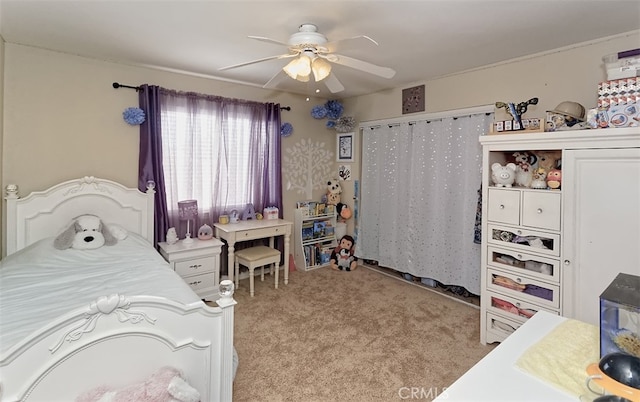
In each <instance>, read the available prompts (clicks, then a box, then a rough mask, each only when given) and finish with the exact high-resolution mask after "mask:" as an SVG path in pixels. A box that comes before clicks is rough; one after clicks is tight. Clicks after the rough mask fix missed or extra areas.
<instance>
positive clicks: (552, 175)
mask: <svg viewBox="0 0 640 402" xmlns="http://www.w3.org/2000/svg"><path fill="white" fill-rule="evenodd" d="M561 182H562V170H560V169H551V170H550V171H549V173H547V187H549V188H551V189H553V190H557V189H559V188H560V185H561Z"/></svg>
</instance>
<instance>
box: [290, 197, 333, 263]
mask: <svg viewBox="0 0 640 402" xmlns="http://www.w3.org/2000/svg"><path fill="white" fill-rule="evenodd" d="M295 212H296V214H295V227H294V230H295V231H294V235H295V236H296V248H295V253H294V258H295V261H296V268H297V269H298V270H301V271H310V270H312V269H317V268H322V267H325V266H327V265H329V259H330V257H331V252H332V251H333V249H334V248H335V247H336V246H337V242H336V235H335V228H336V218H337V217H336V211H335V207H334V206H333V205H328V206H327V207H326V209H325V208H322V209H321V210H318V209H317V208H309V207H307V206H306V205H300V206H299V207H298V208H297V209H296V211H295Z"/></svg>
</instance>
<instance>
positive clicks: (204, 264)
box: [175, 257, 215, 277]
mask: <svg viewBox="0 0 640 402" xmlns="http://www.w3.org/2000/svg"><path fill="white" fill-rule="evenodd" d="M175 264H176V265H175V269H176V272H177V273H178V274H179V275H180V276H183V277H186V276H191V275H196V274H199V273H204V272H210V271H213V270H214V269H215V259H214V257H202V258H193V259H190V260H184V261H176V263H175Z"/></svg>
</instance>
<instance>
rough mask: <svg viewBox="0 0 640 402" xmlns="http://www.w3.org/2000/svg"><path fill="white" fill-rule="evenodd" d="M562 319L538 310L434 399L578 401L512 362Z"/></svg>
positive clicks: (495, 401) (467, 401)
mask: <svg viewBox="0 0 640 402" xmlns="http://www.w3.org/2000/svg"><path fill="white" fill-rule="evenodd" d="M565 320H566V318H564V317H560V316H558V315H555V314H550V313H547V312H545V311H542V310H541V311H539V312H538V313H537V314H536V315H534V316H533V317H532V318H530V319H529V320H527V322H526V323H524V324H523V325H522V326H521V327H520V328H518V329H517V330H516V332H514V333H513V334H511V335H510V336H509V337H508V338H507V339H505V340H504V341H503V342H502V343H501V344H500V345H498V346H497V347H496V348H495V349H494V350H492V351H491V352H490V353H489V354H488V355H486V356H485V357H484V358H483V359H482V360H480V361H479V362H478V363H477V364H476V365H475V366H473V367H471V369H469V371H467V372H466V373H465V374H463V375H462V377H460V378H458V379H457V380H456V382H454V383H453V384H452V385H451V386H450V387H449V388H447V389H446V391H445V392H444V393H442V394H441V395H440V396H439V397H438V398H436V399H435V401H443V402H444V401H464V402H469V401H488V402H489V401H491V402H498V401H505V402H506V401H509V402H512V401H536V402H540V401H554V402H556V401H558V402H560V401H574V402H577V401H579V399H578V398H576V397H574V396H573V395H570V394H569V393H565V392H562V391H560V390H559V389H557V388H555V387H554V386H553V385H551V384H547V383H545V382H544V381H542V380H539V379H538V378H536V377H534V376H533V375H529V374H527V373H525V372H524V371H522V370H520V369H518V367H516V365H515V364H516V361H518V358H519V357H520V356H521V355H522V353H524V351H526V350H527V349H528V348H529V347H530V346H532V345H534V344H536V343H537V342H538V341H539V340H540V339H542V338H543V337H544V336H545V335H547V334H548V333H549V332H551V331H552V330H553V329H554V328H555V327H556V326H558V324H560V323H562V322H563V321H565Z"/></svg>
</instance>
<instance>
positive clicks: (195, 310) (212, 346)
mask: <svg viewBox="0 0 640 402" xmlns="http://www.w3.org/2000/svg"><path fill="white" fill-rule="evenodd" d="M153 188H154V186H153V183H150V184H149V186H148V188H147V192H146V194H145V193H141V192H140V191H138V190H137V189H129V188H126V187H125V186H122V185H120V184H118V183H115V182H112V181H109V180H104V179H98V178H95V177H84V178H81V179H78V180H71V181H67V182H64V183H61V184H58V185H56V186H53V187H51V188H50V189H48V190H45V191H41V192H34V193H32V194H31V195H29V196H27V197H25V198H20V197H18V188H17V186H15V185H8V186H7V188H6V192H7V196H6V197H5V199H6V204H7V215H6V218H7V220H6V221H7V230H6V234H7V236H6V239H7V245H6V250H7V255H9V254H12V253H14V252H16V251H18V250H21V249H22V248H24V247H27V246H28V245H30V244H32V243H34V242H36V241H38V240H40V239H42V238H46V237H52V236H55V235H56V234H58V233H59V232H60V231H61V230H62V229H64V227H65V226H66V225H68V223H69V222H70V221H71V220H72V219H73V218H74V217H76V216H78V215H81V214H87V213H92V214H96V215H98V216H100V217H101V218H103V220H104V221H105V222H107V223H112V224H119V225H121V226H123V227H124V228H126V229H127V230H129V231H131V232H134V233H137V234H139V235H141V236H143V237H144V238H145V239H147V240H148V241H149V242H150V243H151V244H153V236H154V230H153V228H154V223H153V205H154V194H155V191H154V189H153ZM70 297H72V295H70ZM217 303H218V306H219V307H209V306H207V305H205V304H204V303H201V302H197V303H193V304H190V305H184V304H181V303H177V302H174V301H171V300H168V299H165V298H160V297H150V296H131V297H124V296H122V295H97V297H96V299H95V300H94V302H92V303H91V304H90V305H89V306H81V307H79V308H77V309H76V310H73V311H70V312H68V313H67V314H65V315H63V316H61V317H59V318H58V319H56V320H54V321H53V322H50V323H42V324H43V326H42V327H41V328H40V330H38V331H36V332H35V333H32V334H31V335H29V336H28V337H26V338H25V339H24V340H23V341H21V342H20V343H18V344H17V345H14V346H13V347H12V348H11V349H9V350H8V351H7V352H6V353H4V354H2V355H0V402H5V401H47V402H49V401H73V400H74V399H75V398H76V397H77V396H78V395H80V394H81V393H82V392H84V391H87V390H89V389H92V388H94V387H96V386H100V385H107V386H113V387H121V386H126V385H128V384H131V383H134V382H138V381H142V380H144V379H145V378H146V377H147V376H149V375H150V374H152V373H153V372H154V371H155V370H157V369H158V368H160V367H162V366H173V367H176V368H178V369H180V370H182V372H183V373H184V375H185V378H186V379H187V380H188V382H189V383H190V384H191V385H192V386H194V387H195V388H196V389H198V391H199V392H200V395H201V401H203V402H208V401H231V399H232V382H233V314H234V305H235V304H236V302H235V300H233V284H227V283H226V282H224V283H223V285H222V286H221V298H220V299H219V300H218V301H217ZM26 314H28V313H26ZM0 330H1V329H0Z"/></svg>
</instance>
